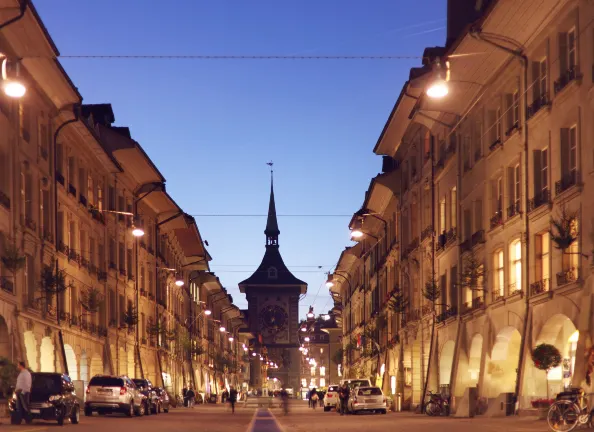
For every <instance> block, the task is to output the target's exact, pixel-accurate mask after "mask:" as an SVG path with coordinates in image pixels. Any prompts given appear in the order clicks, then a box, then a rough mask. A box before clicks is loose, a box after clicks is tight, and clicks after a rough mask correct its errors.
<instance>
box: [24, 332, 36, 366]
mask: <svg viewBox="0 0 594 432" xmlns="http://www.w3.org/2000/svg"><path fill="white" fill-rule="evenodd" d="M23 337H24V339H25V351H26V354H27V363H28V365H29V368H30V369H31V370H32V371H33V372H38V371H39V363H38V361H37V340H36V339H35V335H34V334H33V332H32V331H26V332H25V333H24V334H23Z"/></svg>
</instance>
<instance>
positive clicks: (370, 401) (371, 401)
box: [365, 399, 375, 403]
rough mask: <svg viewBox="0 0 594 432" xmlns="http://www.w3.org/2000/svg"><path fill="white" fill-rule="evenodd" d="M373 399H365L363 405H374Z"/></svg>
mask: <svg viewBox="0 0 594 432" xmlns="http://www.w3.org/2000/svg"><path fill="white" fill-rule="evenodd" d="M374 402H375V399H365V403H374Z"/></svg>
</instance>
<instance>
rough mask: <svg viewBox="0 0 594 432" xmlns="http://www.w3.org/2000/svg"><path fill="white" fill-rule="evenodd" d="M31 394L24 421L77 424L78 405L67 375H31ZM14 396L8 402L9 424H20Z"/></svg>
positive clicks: (35, 373) (78, 416)
mask: <svg viewBox="0 0 594 432" xmlns="http://www.w3.org/2000/svg"><path fill="white" fill-rule="evenodd" d="M31 378H32V381H31V393H30V395H29V415H28V416H27V418H25V419H24V420H25V421H26V422H27V423H30V422H31V421H32V420H33V419H40V420H56V421H57V422H58V424H59V425H63V424H64V420H66V419H70V422H71V423H72V424H78V421H79V419H80V405H79V402H78V399H77V398H76V394H75V392H74V385H73V384H72V381H71V380H70V377H69V376H68V375H64V374H60V373H39V372H34V373H32V374H31ZM16 396H17V395H16V394H13V395H12V398H11V399H10V400H9V401H8V409H9V411H10V423H11V424H13V425H15V424H21V421H22V420H23V419H22V418H21V413H20V412H19V411H17V410H16Z"/></svg>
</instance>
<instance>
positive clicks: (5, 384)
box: [0, 357, 19, 398]
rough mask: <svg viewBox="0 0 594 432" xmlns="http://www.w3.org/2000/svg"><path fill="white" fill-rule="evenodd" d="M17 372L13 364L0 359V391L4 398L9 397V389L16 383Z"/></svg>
mask: <svg viewBox="0 0 594 432" xmlns="http://www.w3.org/2000/svg"><path fill="white" fill-rule="evenodd" d="M18 374H19V371H18V369H17V367H16V365H15V364H14V363H12V362H11V361H10V360H8V359H7V358H5V357H0V391H1V392H2V395H3V396H4V398H7V397H8V396H10V388H11V387H12V386H14V384H15V383H16V379H17V376H18Z"/></svg>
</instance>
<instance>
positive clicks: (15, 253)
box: [2, 238, 25, 282]
mask: <svg viewBox="0 0 594 432" xmlns="http://www.w3.org/2000/svg"><path fill="white" fill-rule="evenodd" d="M2 265H3V266H4V268H5V269H6V270H8V271H9V272H10V273H12V277H13V280H14V281H15V282H16V273H17V272H18V271H19V270H20V269H22V268H23V267H25V256H24V255H23V254H21V251H20V250H19V248H18V246H17V245H16V239H14V238H12V239H11V241H8V239H7V238H4V250H3V251H2Z"/></svg>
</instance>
